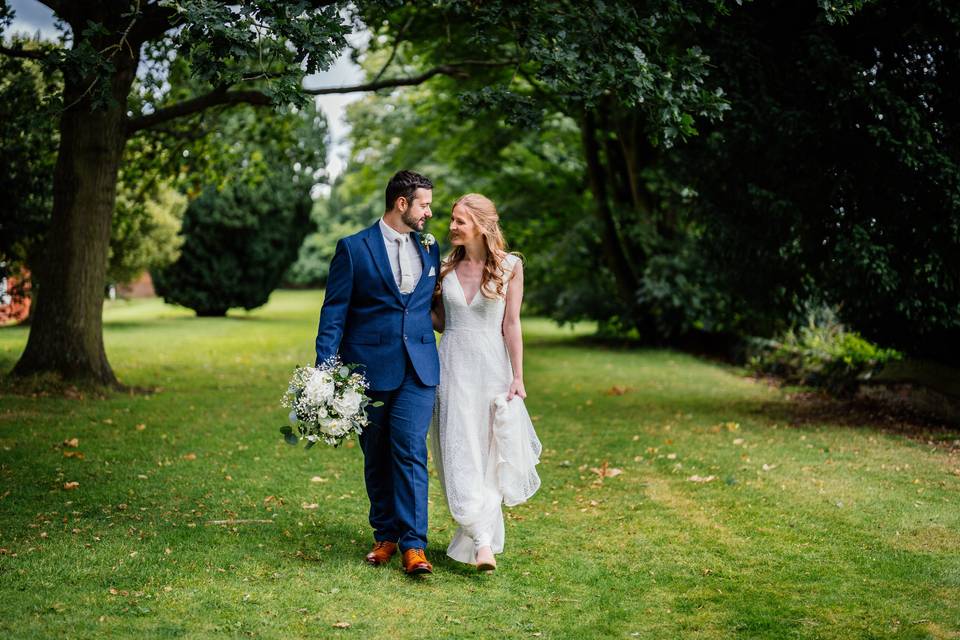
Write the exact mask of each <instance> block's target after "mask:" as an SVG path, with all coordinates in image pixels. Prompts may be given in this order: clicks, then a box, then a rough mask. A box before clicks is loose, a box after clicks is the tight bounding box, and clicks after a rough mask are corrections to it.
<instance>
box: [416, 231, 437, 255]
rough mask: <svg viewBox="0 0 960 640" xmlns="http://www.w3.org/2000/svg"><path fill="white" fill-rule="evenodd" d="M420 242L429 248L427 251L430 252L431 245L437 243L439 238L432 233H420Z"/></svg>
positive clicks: (425, 247)
mask: <svg viewBox="0 0 960 640" xmlns="http://www.w3.org/2000/svg"><path fill="white" fill-rule="evenodd" d="M420 244H422V245H423V248H424V249H426V250H427V253H430V247H432V246H433V245H435V244H437V239H436V238H434V237H433V234H432V233H422V234H420Z"/></svg>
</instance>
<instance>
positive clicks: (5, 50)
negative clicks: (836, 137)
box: [0, 44, 47, 60]
mask: <svg viewBox="0 0 960 640" xmlns="http://www.w3.org/2000/svg"><path fill="white" fill-rule="evenodd" d="M0 54H2V55H5V56H9V57H11V58H27V59H29V60H43V59H44V58H46V57H47V54H46V53H44V52H43V51H41V50H39V49H24V48H23V47H12V48H11V47H5V46H3V45H2V44H0Z"/></svg>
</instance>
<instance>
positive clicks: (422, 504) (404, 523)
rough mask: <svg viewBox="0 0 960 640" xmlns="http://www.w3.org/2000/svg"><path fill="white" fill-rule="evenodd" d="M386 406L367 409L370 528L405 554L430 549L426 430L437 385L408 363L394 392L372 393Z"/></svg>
mask: <svg viewBox="0 0 960 640" xmlns="http://www.w3.org/2000/svg"><path fill="white" fill-rule="evenodd" d="M367 395H369V396H370V397H371V398H372V399H373V400H374V401H377V400H379V401H381V402H383V406H382V407H367V416H368V417H369V419H370V424H369V425H367V426H366V427H365V428H364V430H363V433H362V434H361V435H360V448H361V449H363V460H364V462H363V470H364V479H365V480H366V485H367V496H368V497H369V498H370V526H371V527H373V537H374V539H375V540H377V541H383V540H388V541H391V542H397V543H398V545H399V546H400V551H406V550H407V549H425V548H426V547H427V429H428V428H429V427H430V419H431V416H432V415H433V402H434V398H435V396H436V387H433V386H427V385H424V384H422V383H421V382H420V380H419V378H417V375H416V373H414V370H413V366H412V364H411V363H410V362H409V359H408V362H407V372H406V375H405V376H404V379H403V382H402V383H401V384H400V386H399V387H398V388H397V389H393V390H391V391H368V392H367Z"/></svg>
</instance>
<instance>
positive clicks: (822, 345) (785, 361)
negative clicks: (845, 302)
mask: <svg viewBox="0 0 960 640" xmlns="http://www.w3.org/2000/svg"><path fill="white" fill-rule="evenodd" d="M752 351H753V355H752V356H751V358H750V360H749V367H750V369H752V370H753V371H754V372H756V373H761V374H768V375H775V376H778V377H781V378H783V379H784V380H785V381H787V382H791V383H795V384H803V385H809V386H814V387H821V388H824V389H826V390H828V391H829V392H831V393H834V394H836V395H851V394H853V393H854V392H856V390H857V388H858V387H859V385H860V383H861V382H863V381H865V380H868V379H870V378H871V377H873V376H874V375H875V374H877V373H878V372H879V371H880V370H881V369H882V368H883V366H884V365H885V364H886V363H887V362H890V361H891V360H899V359H900V358H901V357H902V356H901V354H900V353H899V352H898V351H896V350H894V349H884V348H881V347H878V346H877V345H875V344H873V343H871V342H869V341H868V340H866V339H864V338H863V337H862V336H860V334H858V333H857V332H855V331H850V330H848V329H847V328H846V327H845V326H844V325H843V324H842V323H841V322H840V321H839V320H838V318H837V314H836V312H835V311H834V310H832V309H828V308H821V309H819V310H816V311H811V312H809V313H808V316H807V323H806V324H805V325H802V326H800V327H799V328H793V329H790V330H788V331H787V332H786V333H785V334H784V335H783V337H782V338H781V339H779V340H764V339H754V340H753V341H752Z"/></svg>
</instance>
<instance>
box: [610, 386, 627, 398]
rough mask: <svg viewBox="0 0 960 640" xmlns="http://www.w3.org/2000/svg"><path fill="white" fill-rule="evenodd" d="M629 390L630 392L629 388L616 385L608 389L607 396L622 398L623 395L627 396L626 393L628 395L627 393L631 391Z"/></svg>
mask: <svg viewBox="0 0 960 640" xmlns="http://www.w3.org/2000/svg"><path fill="white" fill-rule="evenodd" d="M629 390H630V389H629V388H627V387H622V386H620V385H618V384H615V385H613V386H612V387H610V388H609V389H607V391H606V394H607V395H608V396H622V395H623V394H625V393H626V392H627V391H629Z"/></svg>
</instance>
